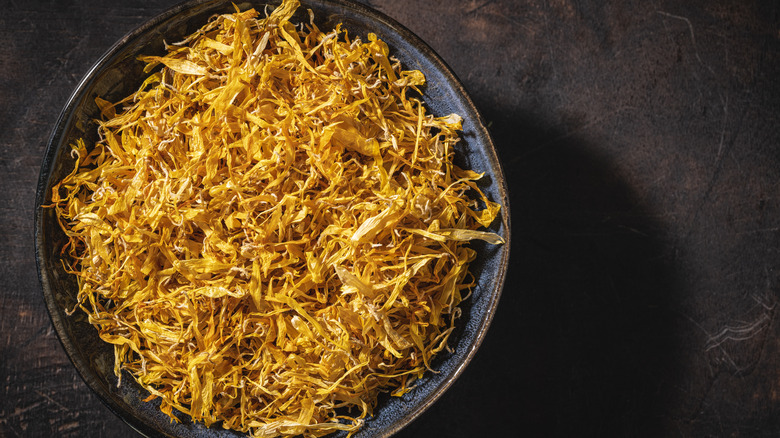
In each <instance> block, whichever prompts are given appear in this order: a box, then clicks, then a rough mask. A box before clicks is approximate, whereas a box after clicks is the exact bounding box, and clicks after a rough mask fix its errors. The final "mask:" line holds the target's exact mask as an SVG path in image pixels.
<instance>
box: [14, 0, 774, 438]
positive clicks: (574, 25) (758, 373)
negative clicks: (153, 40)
mask: <svg viewBox="0 0 780 438" xmlns="http://www.w3.org/2000/svg"><path fill="white" fill-rule="evenodd" d="M364 3H367V4H369V5H371V6H373V7H375V8H376V9H378V10H380V11H382V12H384V13H386V14H388V15H389V16H391V17H393V18H395V19H396V20H398V21H399V22H400V23H402V24H403V25H404V26H406V27H408V28H409V29H411V30H412V31H413V32H415V33H417V34H418V35H419V36H420V37H421V38H422V39H423V40H425V41H426V42H427V43H428V44H429V45H430V46H432V47H433V48H434V50H436V51H437V52H438V53H439V54H440V55H441V56H442V57H443V58H444V59H445V60H446V61H447V62H448V63H449V64H450V66H451V67H452V69H453V70H454V71H455V73H456V74H457V75H458V76H459V77H460V78H461V80H462V81H463V83H464V84H465V87H466V89H467V90H468V91H469V92H470V93H471V95H472V97H473V99H474V101H475V102H476V105H477V107H478V108H479V109H480V111H481V112H482V113H483V115H484V116H485V119H486V120H487V121H488V122H489V123H490V130H491V132H492V134H493V136H494V140H495V143H496V146H497V149H498V153H499V156H500V158H501V160H502V162H503V164H504V166H505V171H506V175H507V178H508V181H509V187H510V193H511V212H512V225H513V247H512V256H511V262H510V263H511V269H510V274H509V277H508V279H507V283H506V286H505V288H504V292H503V296H502V298H501V303H500V305H499V308H498V312H497V314H496V316H495V319H494V322H493V324H492V326H491V328H490V331H489V332H488V335H487V338H486V340H485V341H484V343H483V345H482V347H481V348H480V350H479V352H478V353H477V355H476V357H475V359H474V360H473V362H472V363H471V365H470V366H469V367H468V368H467V370H466V371H465V373H464V374H463V375H462V377H461V378H460V379H459V380H458V381H457V382H456V383H455V385H454V386H453V387H452V388H451V389H450V390H449V391H448V392H447V393H446V394H445V395H444V396H443V397H442V398H441V399H440V400H439V401H438V402H437V403H436V404H435V405H434V406H433V407H432V408H431V409H430V410H428V411H427V412H426V413H425V414H424V415H423V416H422V417H420V418H419V419H418V420H416V421H415V422H413V423H412V424H411V425H410V426H408V427H407V428H406V429H404V430H403V431H402V432H401V433H400V434H399V435H398V436H399V437H418V436H445V437H481V436H560V437H572V436H602V437H609V436H626V437H633V436H648V437H655V436H659V437H660V436H664V437H674V436H681V437H703V436H717V437H720V436H722V437H777V436H780V336H779V335H780V319H779V318H778V313H779V312H778V308H777V305H778V301H780V300H779V296H778V287H779V281H780V76H779V75H780V18H779V14H780V3H778V2H777V1H771V0H770V1H723V0H716V1H711V0H706V1H703V0H696V1H687V2H680V1H676V0H675V1H671V0H651V1H647V0H641V1H640V0H625V1H618V0H608V1H593V0H577V1H574V0H545V1H539V0H529V1H513V0H473V1H459V2H454V1H428V2H417V1H413V0H402V1H390V0H371V1H364ZM173 4H174V2H173V1H170V0H168V1H165V0H155V1H139V0H124V1H116V0H111V1H105V0H101V1H97V0H89V1H37V0H36V1H21V0H0V10H2V12H1V13H0V176H1V177H2V190H0V214H2V220H1V221H0V230H1V232H2V235H0V239H1V241H2V245H0V272H1V273H2V274H1V275H0V436H2V437H15V436H31V437H38V436H41V437H48V436H61V437H98V436H101V437H102V436H110V437H131V436H136V435H135V432H134V431H133V430H132V429H131V428H130V427H129V426H127V425H125V424H124V423H123V422H122V421H121V420H120V419H118V418H117V417H115V416H114V415H113V414H112V413H111V412H110V411H109V410H108V409H107V408H106V407H104V405H103V404H102V403H101V402H100V400H99V399H98V398H97V397H96V396H95V395H93V394H92V393H91V391H90V390H89V389H88V388H87V386H86V385H85V384H84V382H83V381H82V380H81V379H80V377H79V376H78V374H77V373H76V371H75V369H74V367H73V366H72V365H71V363H70V362H69V360H68V357H67V356H66V354H65V352H64V350H63V348H62V347H61V345H60V343H59V341H58V339H57V336H56V334H55V333H54V330H53V327H52V324H51V322H50V320H49V316H48V314H47V312H46V309H45V306H44V301H43V298H42V294H41V291H40V288H39V283H38V279H37V274H36V267H35V261H34V256H33V225H32V218H33V206H34V195H35V187H36V183H37V178H38V172H39V166H40V162H41V158H42V156H43V151H44V147H45V143H46V140H47V137H48V136H49V134H50V131H51V129H52V127H53V125H54V123H55V121H56V119H57V116H58V114H59V112H60V110H61V108H62V106H63V105H64V103H65V101H66V99H67V98H68V96H69V94H70V93H71V91H72V90H73V89H74V87H75V86H76V84H77V82H78V81H79V80H80V78H81V77H82V75H84V74H85V73H86V71H87V70H88V68H89V67H90V65H91V64H92V63H93V62H95V61H96V60H97V58H98V57H99V56H100V55H101V54H102V53H103V52H104V51H105V50H107V49H108V48H109V46H110V45H111V44H113V42H115V41H116V40H118V39H119V38H120V37H121V36H122V35H124V34H125V33H126V32H128V31H130V30H131V29H133V28H134V27H135V26H137V25H139V24H140V23H142V22H144V21H145V20H147V19H148V18H150V17H152V16H154V15H156V14H158V13H159V12H161V11H162V10H164V9H166V8H168V7H170V6H171V5H173Z"/></svg>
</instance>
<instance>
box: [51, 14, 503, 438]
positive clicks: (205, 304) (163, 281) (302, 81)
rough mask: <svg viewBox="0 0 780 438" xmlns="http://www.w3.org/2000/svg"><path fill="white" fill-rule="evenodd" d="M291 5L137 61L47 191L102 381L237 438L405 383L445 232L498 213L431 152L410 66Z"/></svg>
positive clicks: (292, 424)
mask: <svg viewBox="0 0 780 438" xmlns="http://www.w3.org/2000/svg"><path fill="white" fill-rule="evenodd" d="M297 7H298V4H297V1H285V2H284V3H283V4H282V5H281V6H280V7H278V8H277V9H276V10H275V11H274V12H273V13H272V14H271V15H270V16H268V17H263V18H259V14H258V13H257V12H256V11H254V10H248V11H244V12H238V13H235V14H228V15H222V16H218V17H216V18H215V19H213V20H211V21H210V22H209V23H208V24H206V25H205V26H204V27H203V28H202V29H201V30H200V31H198V32H196V33H194V34H193V35H191V36H190V37H188V38H186V39H185V40H184V42H182V43H180V44H178V45H172V46H169V52H168V54H167V55H165V56H163V57H157V56H149V57H144V58H143V60H145V61H146V62H147V63H148V66H147V71H148V72H150V76H149V78H148V79H147V80H146V81H145V82H144V83H143V85H142V86H141V88H140V89H139V90H138V91H137V92H136V93H135V94H133V95H132V96H129V97H128V98H126V99H124V100H123V101H121V102H117V103H114V104H112V103H110V102H107V101H105V100H102V99H98V100H97V103H98V106H99V108H100V110H101V114H102V115H103V121H102V122H100V133H101V141H100V142H98V143H97V144H96V145H94V148H87V146H86V145H85V144H84V142H83V141H79V142H78V143H77V144H76V145H74V147H73V154H74V155H75V156H76V157H77V160H76V166H75V169H74V170H73V173H71V174H70V175H68V176H67V177H66V178H64V179H63V180H62V181H61V182H60V183H59V184H58V185H57V186H56V187H55V188H54V190H53V194H52V195H53V204H54V205H55V206H56V209H57V213H58V216H59V218H60V221H61V224H62V226H63V228H64V230H65V232H66V234H67V235H68V236H69V238H70V244H69V245H68V251H69V255H70V256H71V260H72V262H71V263H70V265H69V270H70V271H71V272H72V273H73V274H74V275H76V276H77V277H78V281H79V287H80V290H79V295H78V299H79V302H80V304H81V307H82V309H83V310H84V311H85V312H86V313H87V314H88V315H89V319H90V321H91V323H92V324H94V325H95V326H96V327H97V329H98V330H99V333H100V336H101V337H102V339H104V340H105V341H106V342H109V343H111V344H113V345H114V346H115V354H116V372H117V374H119V372H120V370H127V371H129V372H130V373H131V374H132V375H133V376H134V377H135V378H136V379H137V380H138V382H139V383H140V384H141V385H143V386H144V387H145V388H147V389H148V390H149V392H150V393H151V396H150V398H160V399H161V409H162V410H163V411H164V412H166V413H167V414H169V415H172V411H173V409H176V410H179V411H181V412H184V413H186V414H188V415H190V416H192V418H193V419H194V420H195V421H201V422H203V423H205V424H206V425H210V424H212V423H215V422H218V421H221V422H222V425H223V427H225V428H231V429H236V430H240V431H244V432H248V433H250V434H251V435H252V436H255V437H273V436H280V435H296V434H303V435H305V436H310V437H311V436H321V435H324V434H327V433H330V432H333V431H336V430H348V431H351V432H354V431H355V430H357V429H358V428H359V427H360V425H361V424H362V421H363V420H362V419H363V418H365V417H366V416H367V415H370V414H371V412H372V409H373V408H374V406H375V404H376V399H377V394H378V393H379V391H384V390H387V391H392V392H393V394H395V395H402V394H404V393H405V392H408V391H409V390H410V388H411V387H412V386H413V384H414V381H415V380H416V379H419V378H420V377H421V376H422V375H423V373H424V372H425V371H426V370H427V369H429V368H430V363H431V358H432V356H433V355H434V354H436V353H437V352H439V351H440V350H442V349H443V348H445V347H446V341H447V338H448V336H449V334H450V333H451V331H452V327H453V324H454V323H455V318H456V317H457V315H458V313H459V309H458V305H459V303H460V302H461V300H462V299H463V296H464V292H465V293H467V292H468V290H469V289H470V288H471V287H472V286H473V284H472V283H471V282H472V277H471V276H469V275H468V273H467V267H468V264H469V262H470V261H471V260H472V259H473V258H474V256H475V253H474V251H473V250H471V249H468V248H467V247H465V246H462V245H463V244H464V243H463V242H466V241H469V240H471V239H481V240H484V241H487V242H489V243H491V244H501V243H503V239H502V238H501V237H500V236H498V235H496V234H494V233H490V232H487V231H478V229H479V228H480V227H481V226H487V225H489V224H490V223H491V222H493V220H494V219H495V218H496V217H497V215H498V213H499V209H500V207H499V205H498V204H495V203H493V202H491V201H489V200H488V199H487V198H486V197H485V195H484V194H482V192H480V190H479V188H478V186H477V185H476V184H475V183H474V181H475V180H477V179H479V178H480V177H481V175H479V174H477V173H475V172H473V171H469V170H463V169H458V168H456V167H455V166H453V165H452V163H451V158H452V155H453V148H454V145H455V144H456V143H457V142H458V131H459V130H460V117H458V116H457V115H448V116H445V117H438V118H437V117H433V116H432V115H430V114H428V113H427V112H426V110H425V107H424V106H423V104H422V102H421V101H420V100H419V99H417V98H416V97H412V96H415V95H417V93H416V87H419V86H421V85H423V84H424V82H425V78H424V77H423V75H422V73H420V72H419V71H403V70H402V69H401V66H400V64H399V63H398V62H397V61H396V60H394V59H393V58H391V57H390V56H389V50H388V47H387V46H386V45H385V44H384V43H383V42H382V41H380V40H378V39H377V38H376V36H374V35H369V37H368V42H363V41H361V40H360V39H357V38H355V39H350V38H349V37H348V35H347V34H346V32H345V31H343V30H342V29H341V28H340V27H337V28H336V29H335V30H333V31H332V32H329V33H324V32H322V31H320V30H319V29H318V28H317V27H316V26H314V25H313V24H310V25H308V26H307V27H306V30H299V28H296V27H295V26H294V25H293V24H291V23H290V21H289V20H290V17H291V16H292V14H293V12H294V11H295V10H296V8H297ZM300 29H302V27H301V28H300ZM155 68H158V70H154V69H155ZM153 70H154V71H155V72H153ZM152 72H153V73H152ZM468 194H473V195H475V198H474V199H472V198H469V196H467V195H468ZM477 205H481V206H483V207H482V208H479V207H477ZM347 407H349V408H351V409H349V410H342V409H339V408H347ZM337 409H339V410H338V412H339V413H337ZM346 412H348V414H345V413H346ZM172 418H173V417H172Z"/></svg>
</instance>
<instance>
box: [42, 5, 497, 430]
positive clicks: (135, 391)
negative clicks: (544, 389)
mask: <svg viewBox="0 0 780 438" xmlns="http://www.w3.org/2000/svg"><path fill="white" fill-rule="evenodd" d="M238 6H239V7H240V8H241V9H242V10H244V9H246V8H248V7H255V8H256V9H258V10H262V9H263V7H264V6H265V3H263V2H243V3H238ZM307 9H311V10H312V11H313V12H314V16H315V22H316V23H317V25H318V26H319V27H320V28H321V29H323V30H326V29H330V28H333V27H335V25H336V24H338V23H343V26H344V27H345V28H346V29H348V30H349V32H350V35H353V36H354V35H359V36H361V37H362V38H363V39H364V40H365V39H366V36H367V34H368V33H369V32H373V33H375V34H377V36H378V37H379V38H380V39H382V40H384V41H385V42H386V43H387V44H388V46H389V47H390V51H391V54H392V55H393V56H395V57H396V58H398V59H399V60H400V61H401V62H402V64H403V66H404V68H405V69H416V70H420V71H422V73H423V74H424V75H425V77H426V79H427V84H426V86H425V87H424V88H423V90H422V91H423V99H424V101H425V102H426V105H427V107H428V109H429V110H430V111H431V112H432V113H433V114H435V115H439V116H441V115H447V114H450V113H457V114H459V115H461V116H462V117H463V131H462V139H461V141H460V143H459V144H458V147H457V150H456V157H455V162H456V164H458V165H460V166H461V167H466V168H471V169H473V170H475V171H477V172H484V173H485V175H486V177H485V178H483V179H482V180H481V189H482V190H483V191H484V192H485V194H486V195H487V196H488V197H489V198H490V199H492V200H493V201H495V202H498V203H500V204H501V205H502V212H501V214H500V216H499V219H498V220H497V221H495V223H494V224H493V226H492V231H494V232H496V233H498V234H500V235H501V236H503V237H504V239H505V240H506V243H505V244H504V245H497V246H494V245H487V244H483V243H481V242H477V243H472V244H471V247H472V248H473V249H475V250H476V252H477V258H476V260H474V262H472V264H471V266H470V271H471V273H472V274H473V275H474V277H475V279H476V287H475V288H474V289H473V293H472V295H471V296H470V297H469V298H468V299H467V300H466V301H464V302H463V303H462V304H461V309H462V316H461V318H460V319H459V320H458V321H457V324H456V330H455V331H454V332H453V333H452V335H451V337H450V340H449V346H450V348H451V351H442V352H441V353H440V354H439V355H437V356H436V358H435V360H434V361H433V363H432V367H433V368H434V369H436V370H437V371H438V373H431V372H428V373H426V374H425V376H424V377H423V378H422V379H421V380H419V381H418V382H417V385H416V387H415V388H414V389H413V390H412V391H410V392H408V393H407V394H405V395H404V396H402V397H390V396H386V395H383V396H381V397H380V400H379V403H378V406H377V408H376V409H375V410H374V415H373V416H372V417H371V418H369V419H367V421H366V422H365V425H364V426H363V428H362V429H361V430H360V431H359V432H358V433H356V434H355V435H354V436H355V437H356V438H364V437H369V436H371V437H387V436H390V435H392V434H394V433H395V432H397V431H398V430H400V429H401V428H402V427H404V426H405V425H407V424H408V423H409V422H411V421H412V420H413V419H415V418H416V417H418V416H419V415H420V414H421V413H422V412H423V411H425V410H426V408H428V407H429V406H431V404H433V403H434V402H435V401H436V400H437V399H438V398H439V397H440V396H441V395H442V393H443V392H444V391H445V390H447V388H448V387H450V385H452V383H453V381H454V380H455V379H456V378H457V377H458V376H459V375H460V374H461V373H462V372H463V370H464V368H465V367H466V365H467V364H468V363H469V361H470V360H471V358H472V357H473V356H474V354H475V352H476V350H477V348H478V346H479V345H480V343H481V342H482V339H483V338H484V336H485V334H486V332H487V329H488V326H489V324H490V321H491V319H492V318H493V314H494V313H495V311H496V307H497V304H498V301H499V296H500V294H501V290H502V288H503V283H504V278H505V273H506V270H507V263H508V258H509V237H510V221H509V204H508V197H507V188H506V184H505V180H504V176H503V172H502V170H501V165H500V163H499V160H498V157H497V155H496V152H495V149H494V147H493V143H492V140H491V138H490V135H489V133H488V131H487V129H486V127H485V124H484V122H483V120H482V118H481V117H480V115H479V113H478V112H477V109H476V108H475V106H474V104H473V103H472V101H471V99H470V98H469V96H468V95H467V93H466V91H465V89H464V87H463V85H462V84H461V83H460V81H459V80H458V79H457V78H456V76H455V75H454V74H453V72H452V71H451V70H450V69H449V67H448V66H447V65H446V64H445V63H444V61H443V60H442V59H441V58H440V57H439V56H438V55H436V53H434V51H433V50H432V49H431V48H430V47H428V46H427V45H426V44H425V43H424V42H423V41H421V40H420V39H419V38H418V37H417V36H415V35H414V34H413V33H412V32H410V31H409V30H407V29H405V28H404V27H403V26H401V25H400V24H398V23H397V22H395V21H393V20H392V19H390V18H389V17H387V16H385V15H383V14H381V13H379V12H377V11H375V10H372V9H370V8H368V7H366V6H363V5H360V4H356V3H352V2H348V1H343V0H332V1H325V0H304V1H302V2H301V8H299V9H298V12H297V15H296V17H298V21H306V20H308V15H307V14H306V10H307ZM234 11H235V9H234V5H233V2H230V1H221V0H220V1H215V0H211V1H203V0H195V1H189V2H185V3H182V4H180V5H177V6H175V7H173V8H171V9H169V10H167V11H166V12H164V13H162V14H160V15H159V16H157V17H155V18H153V19H151V20H149V21H148V22H146V23H145V24H143V25H142V26H140V27H138V28H137V29H135V30H134V31H132V32H130V33H129V34H127V35H126V36H125V37H124V38H122V39H121V40H119V41H118V42H117V43H116V44H114V45H113V46H112V47H111V48H110V49H109V50H108V51H107V52H106V53H105V54H104V55H103V56H102V57H101V58H100V59H99V60H98V61H97V62H96V63H95V64H94V66H93V67H92V68H91V69H90V70H89V72H88V73H87V74H86V76H85V77H84V78H83V79H82V80H81V82H80V83H79V85H78V86H77V87H76V89H75V91H74V92H73V94H72V95H71V97H70V98H69V100H68V102H67V104H66V105H65V107H64V109H63V110H62V113H61V115H60V117H59V120H58V121H57V123H56V126H55V127H54V130H53V132H52V134H51V137H50V139H49V142H48V146H47V149H46V152H45V156H44V157H43V163H42V167H41V173H40V178H39V181H38V187H37V199H36V206H35V249H36V252H35V255H36V261H37V266H38V274H39V279H40V283H41V287H42V290H43V295H44V298H45V301H46V305H47V308H48V311H49V314H50V316H51V320H52V323H53V325H54V328H55V330H56V332H57V335H58V337H59V339H60V341H61V342H62V345H63V347H64V349H65V351H66V352H67V354H68V356H69V357H70V360H71V361H72V362H73V365H74V366H75V367H76V369H77V370H78V372H79V374H80V375H81V377H82V378H83V379H84V381H85V382H86V383H87V385H88V386H89V387H90V388H91V389H92V390H93V391H94V392H95V393H96V394H97V395H98V396H99V398H100V399H101V400H102V401H103V402H104V403H105V404H106V405H107V406H108V407H109V408H110V409H111V410H112V411H113V412H114V413H115V414H116V415H118V416H119V417H120V418H122V419H123V420H124V421H125V422H127V423H128V424H129V425H130V426H131V427H133V428H134V429H136V430H137V431H138V432H140V433H141V434H143V435H147V436H172V437H234V436H235V437H238V436H243V435H242V434H241V433H239V432H235V431H230V430H225V429H222V428H221V427H219V426H212V427H211V428H207V427H205V426H204V425H202V424H200V423H193V422H190V421H183V422H181V423H173V422H171V421H170V419H169V417H167V416H166V415H165V414H163V413H162V412H160V410H159V409H158V406H159V402H157V403H155V402H154V401H152V402H144V401H143V399H144V398H146V397H147V395H148V393H147V392H146V390H144V389H143V388H142V387H141V386H140V385H138V384H137V383H136V382H135V380H134V379H133V378H132V377H131V376H129V375H126V376H123V378H122V380H121V385H118V379H117V377H116V376H115V375H114V372H113V367H114V354H113V349H112V347H111V346H110V345H109V344H107V343H105V342H103V341H102V340H101V339H100V338H99V337H98V333H97V330H96V329H95V328H93V327H92V326H91V325H90V324H89V323H88V322H87V320H86V317H85V316H84V315H83V313H82V312H80V311H79V312H75V313H73V314H72V315H68V311H69V310H72V309H73V308H74V307H75V304H76V295H77V285H76V282H75V280H74V278H72V276H70V275H69V274H67V273H66V272H65V271H64V269H63V267H62V263H61V261H60V254H61V249H62V247H63V245H64V244H65V242H66V238H65V235H64V233H63V232H62V230H61V229H60V227H59V225H58V222H57V218H56V216H55V212H54V209H52V208H46V205H47V204H49V203H50V202H51V189H52V186H53V185H55V184H56V183H57V182H58V181H59V180H60V179H62V178H63V177H64V176H65V175H66V174H67V173H69V171H70V170H71V169H72V168H73V164H74V163H73V159H72V157H71V155H70V153H69V149H70V145H71V144H72V143H74V142H75V140H76V139H78V138H84V139H85V141H86V142H87V144H90V143H94V142H95V141H96V140H97V130H96V126H97V125H96V123H95V119H97V118H98V117H99V114H100V111H99V109H98V107H97V105H96V104H95V102H94V99H95V97H96V96H100V97H102V98H105V99H107V100H109V101H116V100H119V99H121V98H123V97H125V96H127V95H129V94H131V93H133V92H134V91H135V90H136V89H137V87H138V86H139V85H140V84H141V82H142V81H143V78H144V77H145V76H146V74H145V73H144V72H143V62H142V61H139V60H138V59H137V57H138V56H139V55H141V54H143V55H162V54H164V52H165V51H164V42H165V41H167V42H172V41H179V40H181V39H182V38H183V37H184V36H186V35H189V34H190V33H192V32H194V31H195V30H197V29H198V28H200V27H201V26H202V25H203V24H205V23H206V21H207V20H208V18H209V17H210V16H212V15H214V14H217V13H229V12H234ZM332 436H345V433H335V434H333V435H332Z"/></svg>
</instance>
